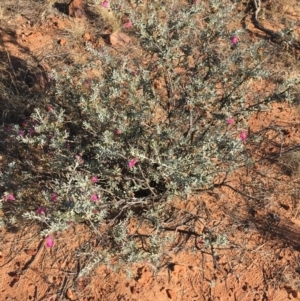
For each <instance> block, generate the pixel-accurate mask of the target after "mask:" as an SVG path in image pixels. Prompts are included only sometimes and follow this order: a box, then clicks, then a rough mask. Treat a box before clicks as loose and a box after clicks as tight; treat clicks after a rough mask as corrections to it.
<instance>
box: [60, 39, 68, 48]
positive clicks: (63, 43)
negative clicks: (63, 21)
mask: <svg viewBox="0 0 300 301" xmlns="http://www.w3.org/2000/svg"><path fill="white" fill-rule="evenodd" d="M66 44H67V40H66V39H65V38H62V39H61V40H59V45H61V46H64V45H66Z"/></svg>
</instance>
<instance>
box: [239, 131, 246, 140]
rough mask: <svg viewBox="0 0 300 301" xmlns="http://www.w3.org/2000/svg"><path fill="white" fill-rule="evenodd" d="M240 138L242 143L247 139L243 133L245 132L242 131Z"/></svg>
mask: <svg viewBox="0 0 300 301" xmlns="http://www.w3.org/2000/svg"><path fill="white" fill-rule="evenodd" d="M240 137H241V140H242V141H245V140H246V139H247V134H246V132H245V131H242V132H241V135H240Z"/></svg>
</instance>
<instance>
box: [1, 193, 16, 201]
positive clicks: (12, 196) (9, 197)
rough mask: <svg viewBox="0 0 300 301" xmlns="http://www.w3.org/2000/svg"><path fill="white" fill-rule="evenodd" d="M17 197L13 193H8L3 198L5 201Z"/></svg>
mask: <svg viewBox="0 0 300 301" xmlns="http://www.w3.org/2000/svg"><path fill="white" fill-rule="evenodd" d="M15 200H16V198H15V197H14V195H13V194H8V195H6V196H5V197H4V198H3V201H4V202H6V201H15Z"/></svg>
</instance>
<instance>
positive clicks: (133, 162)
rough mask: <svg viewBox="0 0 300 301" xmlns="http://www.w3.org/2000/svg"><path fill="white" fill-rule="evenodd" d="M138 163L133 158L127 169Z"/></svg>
mask: <svg viewBox="0 0 300 301" xmlns="http://www.w3.org/2000/svg"><path fill="white" fill-rule="evenodd" d="M137 162H138V159H137V158H134V159H132V160H130V161H129V162H128V167H129V168H132V167H133V166H134V165H135V164H136V163H137Z"/></svg>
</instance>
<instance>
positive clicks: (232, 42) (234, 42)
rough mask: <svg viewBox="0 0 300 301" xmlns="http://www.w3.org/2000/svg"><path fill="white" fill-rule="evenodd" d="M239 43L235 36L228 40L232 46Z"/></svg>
mask: <svg viewBox="0 0 300 301" xmlns="http://www.w3.org/2000/svg"><path fill="white" fill-rule="evenodd" d="M238 41H239V38H238V37H237V36H233V37H232V38H231V39H230V42H231V44H232V45H236V44H237V43H238Z"/></svg>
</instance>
